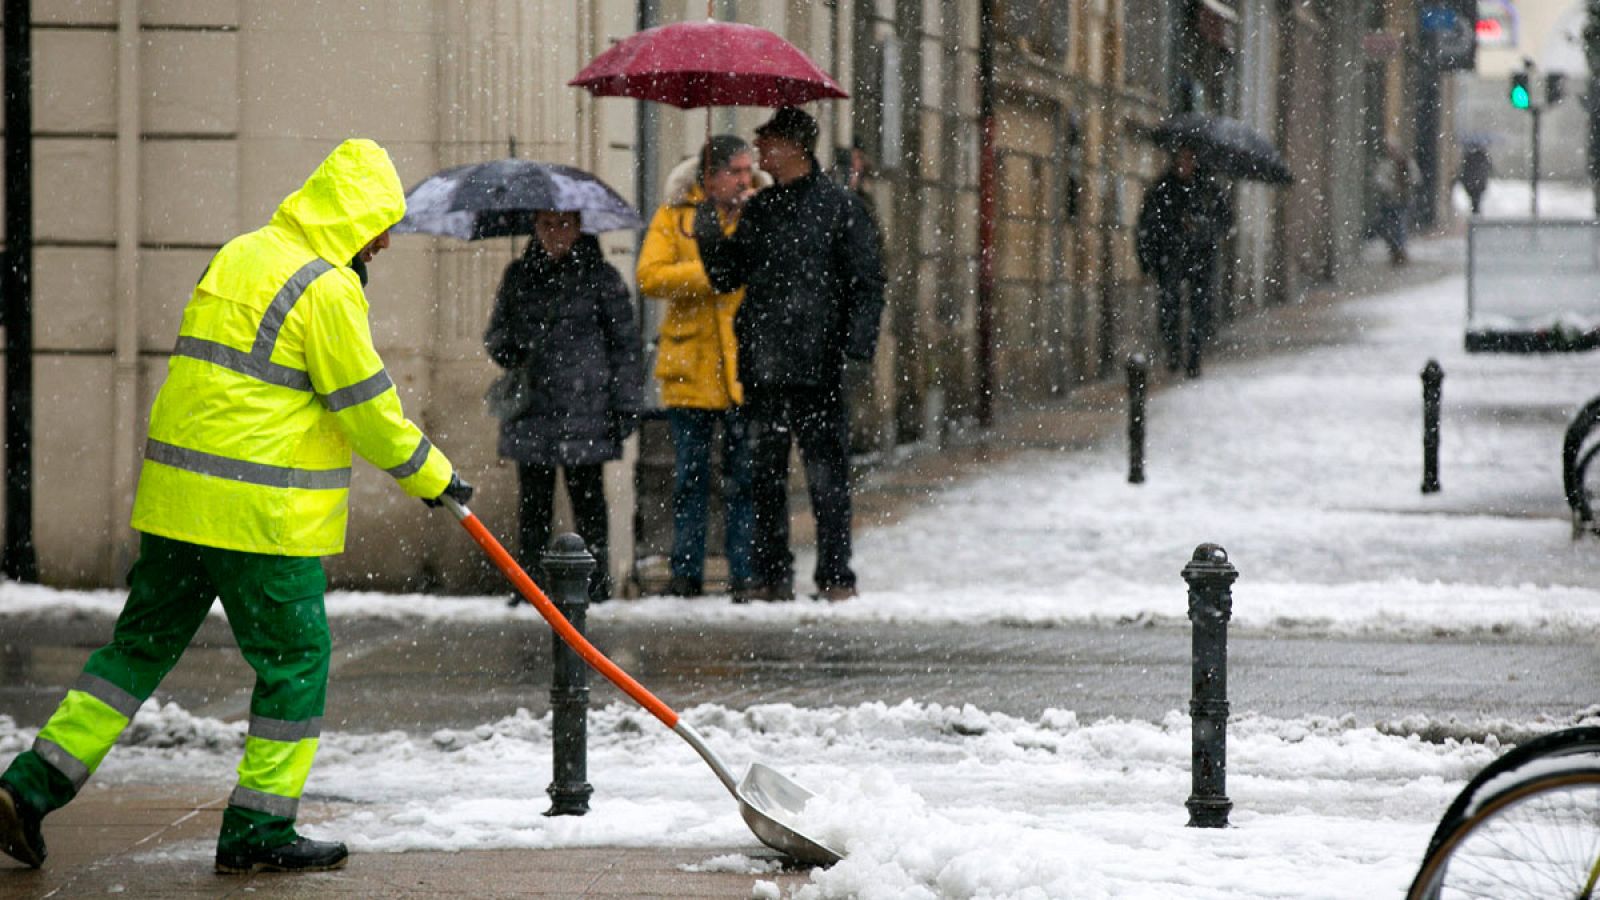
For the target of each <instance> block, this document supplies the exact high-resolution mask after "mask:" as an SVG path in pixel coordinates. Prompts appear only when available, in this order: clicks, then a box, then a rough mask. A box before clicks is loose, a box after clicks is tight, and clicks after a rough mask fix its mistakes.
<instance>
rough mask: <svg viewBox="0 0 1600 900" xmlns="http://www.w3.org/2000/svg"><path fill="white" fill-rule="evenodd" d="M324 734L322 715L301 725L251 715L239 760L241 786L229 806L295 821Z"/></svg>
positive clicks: (230, 799)
mask: <svg viewBox="0 0 1600 900" xmlns="http://www.w3.org/2000/svg"><path fill="white" fill-rule="evenodd" d="M321 734H322V718H321V717H320V716H319V717H316V718H313V719H307V720H305V721H300V722H286V721H283V720H281V719H269V718H267V717H265V716H251V717H250V732H249V734H247V735H246V736H245V741H244V759H242V760H240V761H239V784H238V786H237V787H235V788H234V789H233V794H232V795H231V796H230V797H229V798H228V803H229V804H230V805H232V806H237V807H240V808H243V809H253V810H256V811H258V812H264V813H267V814H268V815H273V816H281V817H283V818H285V819H293V818H294V817H295V815H296V813H297V812H298V811H299V808H300V794H301V792H302V791H303V790H304V789H305V783H306V776H307V775H309V774H310V772H311V762H312V759H313V758H314V757H315V756H316V754H317V745H318V743H319V738H320V736H321Z"/></svg>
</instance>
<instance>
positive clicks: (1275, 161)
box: [1152, 113, 1294, 184]
mask: <svg viewBox="0 0 1600 900" xmlns="http://www.w3.org/2000/svg"><path fill="white" fill-rule="evenodd" d="M1152 137H1154V139H1155V142H1156V146H1158V147H1164V148H1166V149H1168V150H1177V149H1179V148H1180V147H1187V148H1189V149H1191V150H1193V151H1194V153H1195V158H1196V161H1197V162H1199V163H1200V165H1202V166H1204V167H1206V168H1208V169H1210V170H1211V171H1213V172H1217V173H1219V174H1222V175H1227V176H1230V177H1233V178H1248V179H1250V180H1252V181H1264V182H1266V183H1268V184H1293V183H1294V174H1293V173H1291V172H1290V171H1289V166H1288V164H1287V163H1285V162H1284V161H1283V156H1282V155H1280V154H1279V153H1278V148H1276V147H1274V146H1272V142H1271V141H1269V140H1267V138H1266V137H1265V136H1264V135H1262V134H1261V133H1260V132H1259V131H1256V130H1255V129H1254V128H1251V127H1250V126H1249V125H1246V124H1245V123H1243V122H1241V121H1239V120H1238V119H1230V118H1227V117H1226V116H1213V115H1207V114H1205V113H1183V114H1181V115H1176V116H1173V117H1172V118H1170V119H1167V120H1166V121H1164V122H1162V123H1161V124H1160V125H1157V126H1156V129H1155V132H1154V133H1153V135H1152Z"/></svg>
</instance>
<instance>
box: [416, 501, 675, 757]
mask: <svg viewBox="0 0 1600 900" xmlns="http://www.w3.org/2000/svg"><path fill="white" fill-rule="evenodd" d="M440 499H441V500H443V501H444V504H445V505H446V506H448V507H449V508H450V511H451V512H453V513H455V514H456V518H457V519H460V520H461V527H463V528H465V529H467V533H468V534H470V535H472V539H473V540H474V541H477V542H478V546H479V547H482V548H483V552H484V553H487V554H488V555H489V559H490V560H492V561H493V562H494V564H495V567H496V568H498V569H499V570H500V571H501V572H504V573H505V576H506V577H507V578H509V579H510V580H511V583H512V584H513V585H516V588H517V591H518V592H520V593H521V594H522V596H523V597H525V598H526V599H527V601H528V602H529V603H532V604H533V608H534V609H537V610H538V611H539V615H541V616H544V620H545V621H546V622H549V623H550V627H551V628H554V629H555V632H556V634H558V635H560V637H561V639H562V640H563V641H566V643H567V646H568V647H571V648H572V649H573V650H575V651H577V654H578V655H579V656H581V657H583V660H584V662H587V663H588V664H589V665H590V666H593V667H594V669H595V670H596V671H598V672H599V673H600V674H601V675H604V676H605V677H606V678H608V679H610V681H611V683H612V684H614V685H616V686H617V687H618V688H620V689H621V690H622V692H623V693H625V694H627V695H628V696H629V697H632V698H633V699H634V701H635V702H637V703H638V704H639V705H640V706H642V707H644V708H645V709H646V710H648V711H649V712H650V714H651V715H652V716H655V717H656V718H657V719H660V720H661V724H663V725H665V726H667V727H668V728H676V727H677V726H678V714H677V713H675V712H673V711H672V707H670V706H668V705H666V704H665V703H662V702H661V700H660V699H659V698H658V697H656V695H655V694H652V693H650V691H648V690H646V689H645V686H644V685H642V684H640V683H639V682H637V681H634V680H633V676H631V675H629V674H628V673H627V672H624V671H622V670H621V669H620V668H618V667H617V664H616V663H614V662H612V661H611V660H609V659H607V658H606V655H605V654H604V653H601V652H600V651H599V650H598V649H596V648H595V646H594V645H593V644H591V643H589V640H588V639H587V638H585V637H584V636H583V635H582V634H580V633H579V632H578V629H576V628H573V627H572V623H571V622H568V621H567V617H566V616H563V615H562V614H561V611H560V610H559V609H556V605H555V604H554V603H551V602H550V598H549V597H546V596H545V595H544V591H541V590H539V586H538V585H537V584H534V583H533V579H532V578H529V577H528V573H527V572H524V571H522V567H521V566H519V565H517V561H516V560H514V559H512V558H511V554H510V553H507V552H506V548H505V547H502V546H501V545H500V542H499V541H497V540H495V537H494V535H492V534H490V533H489V529H488V528H486V527H484V524H483V523H482V522H481V521H479V520H478V517H477V516H475V515H473V514H472V510H470V509H467V508H466V507H465V506H463V505H461V504H460V503H457V502H456V501H455V500H454V498H450V497H443V498H440Z"/></svg>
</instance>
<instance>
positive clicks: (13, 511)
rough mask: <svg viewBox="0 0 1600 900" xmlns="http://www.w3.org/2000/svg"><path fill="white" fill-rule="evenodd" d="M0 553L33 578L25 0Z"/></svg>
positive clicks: (29, 73)
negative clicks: (2, 549) (0, 546)
mask: <svg viewBox="0 0 1600 900" xmlns="http://www.w3.org/2000/svg"><path fill="white" fill-rule="evenodd" d="M4 9H5V25H4V46H5V128H6V136H5V173H6V175H5V177H6V186H5V202H6V212H5V225H6V247H5V257H4V266H3V270H0V281H3V283H4V285H5V299H4V301H3V302H4V315H5V319H4V323H5V331H6V336H5V352H6V363H5V366H6V386H5V419H6V424H5V455H6V463H5V470H6V475H5V477H6V485H5V512H6V526H5V552H4V554H3V555H0V575H4V576H5V577H7V578H10V579H11V580H13V581H25V582H35V581H38V580H39V556H38V552H37V550H36V548H35V547H34V543H33V61H32V36H31V33H30V26H31V24H32V23H31V22H30V17H31V16H32V14H33V13H32V10H31V9H30V4H29V0H5V7H4Z"/></svg>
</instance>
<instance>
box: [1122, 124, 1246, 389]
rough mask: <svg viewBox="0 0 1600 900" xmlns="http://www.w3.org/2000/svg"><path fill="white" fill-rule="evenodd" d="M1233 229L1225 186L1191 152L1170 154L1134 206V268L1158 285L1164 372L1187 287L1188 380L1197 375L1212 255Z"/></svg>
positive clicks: (1171, 364)
mask: <svg viewBox="0 0 1600 900" xmlns="http://www.w3.org/2000/svg"><path fill="white" fill-rule="evenodd" d="M1232 230H1233V201H1232V200H1231V199H1230V198H1229V196H1228V190H1227V188H1226V187H1225V186H1224V185H1223V184H1222V183H1221V182H1220V181H1218V180H1217V179H1216V178H1214V177H1213V176H1211V175H1210V174H1208V173H1206V172H1204V171H1202V170H1201V169H1200V167H1199V164H1198V162H1197V161H1196V159H1195V154H1194V152H1193V151H1191V150H1189V149H1187V148H1184V149H1180V150H1178V152H1177V153H1176V154H1175V155H1174V157H1173V161H1172V166H1171V167H1170V168H1169V169H1168V170H1167V171H1166V173H1165V174H1163V175H1162V176H1161V178H1159V179H1158V180H1157V181H1156V183H1155V184H1153V185H1151V186H1150V190H1149V191H1148V192H1147V193H1146V194H1145V198H1144V203H1143V205H1142V206H1140V208H1139V224H1138V234H1137V240H1138V244H1137V250H1138V256H1139V268H1140V270H1141V271H1143V272H1144V273H1145V274H1146V275H1148V276H1150V277H1152V278H1154V279H1155V280H1156V283H1157V284H1158V285H1159V286H1160V290H1161V294H1160V303H1159V305H1158V307H1157V312H1158V318H1159V320H1160V325H1161V342H1162V345H1163V346H1164V347H1165V349H1166V360H1167V370H1168V371H1172V372H1175V371H1177V369H1178V364H1179V362H1180V360H1181V359H1182V356H1183V332H1182V329H1181V327H1180V326H1181V322H1182V318H1183V291H1184V288H1185V286H1187V287H1188V291H1189V355H1188V359H1187V362H1186V369H1187V373H1188V375H1189V377H1190V378H1197V377H1199V375H1200V352H1201V347H1202V345H1203V344H1204V343H1205V341H1206V340H1207V339H1209V338H1210V337H1211V303H1212V296H1213V294H1215V292H1216V280H1217V253H1218V250H1219V249H1220V247H1221V244H1222V242H1223V241H1224V240H1226V239H1227V236H1228V232H1230V231H1232Z"/></svg>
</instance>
